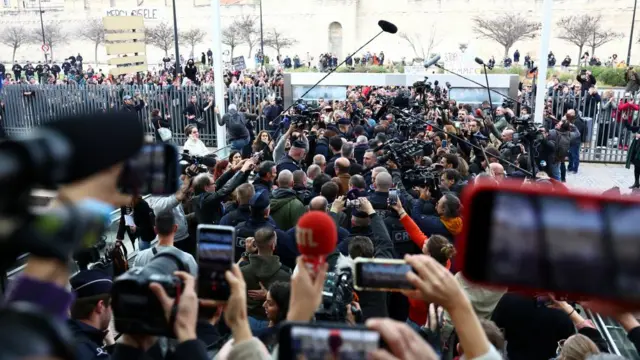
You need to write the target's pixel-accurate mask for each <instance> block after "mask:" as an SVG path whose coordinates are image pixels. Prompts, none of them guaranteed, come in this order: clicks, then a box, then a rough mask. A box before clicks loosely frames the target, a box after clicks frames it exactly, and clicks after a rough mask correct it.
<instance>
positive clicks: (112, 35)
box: [102, 16, 148, 76]
mask: <svg viewBox="0 0 640 360" xmlns="http://www.w3.org/2000/svg"><path fill="white" fill-rule="evenodd" d="M102 24H103V26H104V29H105V31H106V34H105V40H106V41H107V44H106V46H105V48H106V50H107V55H110V56H113V57H112V58H110V59H109V60H108V63H109V65H112V66H114V67H112V68H111V69H110V70H109V73H110V74H112V75H116V76H117V75H121V74H131V73H137V72H144V71H147V70H148V65H147V56H146V52H147V45H146V43H145V34H144V18H143V17H142V16H105V17H103V18H102Z"/></svg>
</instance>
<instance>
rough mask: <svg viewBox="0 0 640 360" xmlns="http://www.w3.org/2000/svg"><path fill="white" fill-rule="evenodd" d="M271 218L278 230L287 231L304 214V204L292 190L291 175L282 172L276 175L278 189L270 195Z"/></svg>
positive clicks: (284, 171) (287, 171)
mask: <svg viewBox="0 0 640 360" xmlns="http://www.w3.org/2000/svg"><path fill="white" fill-rule="evenodd" d="M270 205H271V217H272V218H273V220H274V221H275V223H276V225H277V226H278V229H281V230H283V231H287V230H289V229H291V228H292V227H294V226H296V223H297V222H298V219H299V218H300V217H301V216H302V215H303V214H304V213H305V211H306V210H305V208H304V204H302V202H301V201H300V200H299V199H298V196H297V194H296V192H295V191H294V190H293V173H292V172H291V171H289V170H282V171H281V172H280V173H279V174H278V188H277V189H275V190H274V191H273V193H272V198H271V202H270Z"/></svg>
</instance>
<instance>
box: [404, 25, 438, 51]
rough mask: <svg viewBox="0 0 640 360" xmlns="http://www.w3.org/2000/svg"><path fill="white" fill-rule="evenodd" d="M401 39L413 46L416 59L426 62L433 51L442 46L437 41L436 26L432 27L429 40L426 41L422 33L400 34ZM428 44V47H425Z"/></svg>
mask: <svg viewBox="0 0 640 360" xmlns="http://www.w3.org/2000/svg"><path fill="white" fill-rule="evenodd" d="M399 35H400V38H401V39H403V40H405V41H406V42H407V43H409V46H411V49H412V50H413V53H414V55H415V58H416V59H422V60H425V59H427V58H430V57H431V56H432V53H433V50H434V49H435V48H436V46H438V44H440V41H438V40H437V36H438V34H437V27H436V25H435V24H434V25H433V26H432V27H431V32H430V34H429V38H428V39H427V40H426V41H425V40H424V39H423V38H422V34H420V33H417V32H416V33H413V34H408V33H400V34H399ZM425 44H426V45H425Z"/></svg>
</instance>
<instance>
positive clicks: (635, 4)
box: [627, 0, 638, 66]
mask: <svg viewBox="0 0 640 360" xmlns="http://www.w3.org/2000/svg"><path fill="white" fill-rule="evenodd" d="M637 7H638V0H635V1H634V2H633V17H632V18H631V34H629V50H628V51H627V66H629V65H631V46H632V45H633V26H634V25H635V23H636V8H637Z"/></svg>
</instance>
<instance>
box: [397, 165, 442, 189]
mask: <svg viewBox="0 0 640 360" xmlns="http://www.w3.org/2000/svg"><path fill="white" fill-rule="evenodd" d="M442 170H443V168H442V165H440V164H434V165H432V166H429V167H426V166H417V167H415V168H413V169H410V170H407V171H405V172H403V173H402V183H403V185H404V186H405V188H407V189H411V188H413V187H416V186H417V187H427V188H429V190H430V191H431V192H432V193H434V192H436V191H438V190H439V189H440V174H441V173H442Z"/></svg>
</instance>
